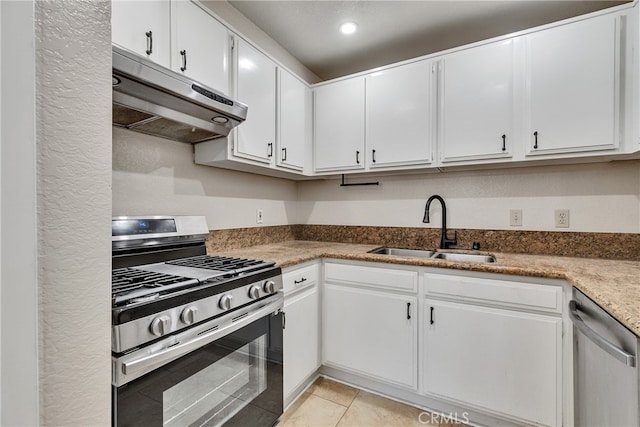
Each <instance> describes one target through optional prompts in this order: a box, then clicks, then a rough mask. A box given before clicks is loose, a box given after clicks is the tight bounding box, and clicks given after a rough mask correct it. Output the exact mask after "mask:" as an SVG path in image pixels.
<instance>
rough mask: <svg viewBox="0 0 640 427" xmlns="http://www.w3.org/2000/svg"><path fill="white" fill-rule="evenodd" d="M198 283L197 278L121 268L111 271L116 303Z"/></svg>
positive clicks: (112, 290) (112, 289)
mask: <svg viewBox="0 0 640 427" xmlns="http://www.w3.org/2000/svg"><path fill="white" fill-rule="evenodd" d="M196 284H198V281H197V280H195V279H189V278H186V277H181V276H174V275H171V274H164V273H154V272H148V271H142V270H136V269H132V268H119V269H116V270H112V271H111V298H112V299H113V300H114V303H115V304H119V303H122V302H125V303H126V302H128V301H130V300H133V299H135V298H139V297H141V296H144V295H149V294H153V293H159V292H162V291H166V290H169V289H171V290H176V289H180V288H187V287H190V286H194V285H196Z"/></svg>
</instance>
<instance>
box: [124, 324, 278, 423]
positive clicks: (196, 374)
mask: <svg viewBox="0 0 640 427" xmlns="http://www.w3.org/2000/svg"><path fill="white" fill-rule="evenodd" d="M281 322H282V315H281V314H279V315H277V316H268V317H267V318H264V319H261V320H258V321H255V322H253V323H251V324H249V325H247V326H245V327H243V328H242V329H239V330H238V331H236V332H234V333H232V334H230V335H227V336H225V337H223V338H220V339H218V340H216V341H214V342H212V343H210V344H208V345H206V346H204V347H201V348H199V349H197V350H195V351H193V352H191V353H189V354H187V355H185V356H183V357H181V358H180V359H177V360H175V361H173V362H171V363H169V364H167V365H164V366H161V367H159V368H158V369H156V370H154V371H152V372H150V373H149V374H147V375H145V376H143V377H141V378H138V379H136V380H134V381H132V382H130V383H128V384H126V385H124V386H121V387H117V388H114V425H116V426H119V427H122V426H160V425H163V426H167V427H176V426H180V427H183V426H220V425H224V426H243V427H244V426H265V427H268V426H271V425H273V424H274V423H275V422H276V421H277V420H278V418H279V416H280V415H281V414H282V339H281V338H282V323H281Z"/></svg>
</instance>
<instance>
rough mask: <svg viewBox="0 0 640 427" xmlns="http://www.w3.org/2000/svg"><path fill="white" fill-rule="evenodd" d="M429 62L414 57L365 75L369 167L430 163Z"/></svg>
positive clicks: (431, 110)
mask: <svg viewBox="0 0 640 427" xmlns="http://www.w3.org/2000/svg"><path fill="white" fill-rule="evenodd" d="M433 66H434V63H433V62H432V61H418V62H414V63H412V64H408V65H402V66H399V67H395V68H390V69H387V70H382V71H377V72H374V73H372V74H370V75H368V76H367V77H366V97H365V98H366V146H367V164H368V166H369V168H379V167H390V166H403V165H427V164H429V163H431V161H432V145H433V144H432V139H433V137H432V135H433V130H434V121H433V120H432V118H433V114H432V112H433V107H434V104H435V103H434V102H433V100H434V99H435V96H433V90H432V82H433V75H434V72H435V69H432V67H433Z"/></svg>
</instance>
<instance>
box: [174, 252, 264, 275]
mask: <svg viewBox="0 0 640 427" xmlns="http://www.w3.org/2000/svg"><path fill="white" fill-rule="evenodd" d="M167 264H171V265H178V266H182V267H195V268H204V269H208V270H218V271H228V272H234V273H241V272H248V271H255V270H260V269H263V268H267V267H271V266H273V265H275V262H265V261H257V260H253V259H244V258H230V257H223V256H209V255H201V256H197V257H192V258H182V259H178V260H174V261H168V262H167Z"/></svg>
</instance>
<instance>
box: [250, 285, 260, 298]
mask: <svg viewBox="0 0 640 427" xmlns="http://www.w3.org/2000/svg"><path fill="white" fill-rule="evenodd" d="M259 297H260V286H256V285H253V286H251V287H250V288H249V298H251V299H258V298H259Z"/></svg>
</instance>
